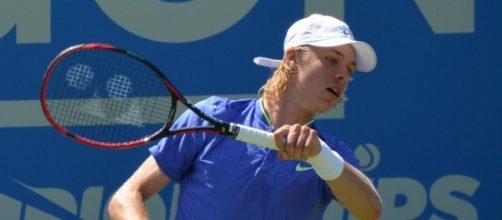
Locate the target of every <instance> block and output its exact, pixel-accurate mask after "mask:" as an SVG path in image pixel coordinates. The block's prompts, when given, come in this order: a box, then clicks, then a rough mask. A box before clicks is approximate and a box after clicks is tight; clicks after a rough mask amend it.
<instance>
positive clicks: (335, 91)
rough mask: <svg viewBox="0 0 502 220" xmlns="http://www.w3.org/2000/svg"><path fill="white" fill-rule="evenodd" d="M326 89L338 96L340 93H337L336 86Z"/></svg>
mask: <svg viewBox="0 0 502 220" xmlns="http://www.w3.org/2000/svg"><path fill="white" fill-rule="evenodd" d="M326 90H328V92H330V93H331V94H333V95H334V96H336V97H340V93H338V90H337V89H336V88H326Z"/></svg>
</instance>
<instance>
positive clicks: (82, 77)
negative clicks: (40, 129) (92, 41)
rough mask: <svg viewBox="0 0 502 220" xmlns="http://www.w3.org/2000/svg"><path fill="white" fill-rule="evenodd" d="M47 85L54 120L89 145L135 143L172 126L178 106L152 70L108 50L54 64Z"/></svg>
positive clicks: (91, 51)
mask: <svg viewBox="0 0 502 220" xmlns="http://www.w3.org/2000/svg"><path fill="white" fill-rule="evenodd" d="M50 74H51V75H50V78H49V80H48V82H47V85H46V102H47V108H48V111H49V114H50V117H51V118H53V120H54V121H55V122H56V123H57V124H59V126H61V127H64V128H65V129H66V132H68V133H71V134H73V135H78V136H80V137H81V138H83V139H88V141H91V142H102V143H111V144H120V143H127V142H131V141H137V140H140V139H143V138H145V137H148V136H151V135H153V134H154V133H156V132H158V131H159V130H161V129H162V128H163V127H165V126H170V124H171V122H172V120H173V118H172V115H174V114H173V113H174V111H175V110H176V109H175V105H174V104H175V103H174V102H175V100H173V99H172V97H171V94H170V92H169V90H168V89H167V88H166V86H165V85H164V84H163V82H162V81H161V80H160V79H159V77H158V76H157V75H156V73H155V72H154V70H152V69H151V68H150V67H149V66H148V65H146V64H144V63H143V62H141V61H139V60H138V59H136V58H134V57H133V56H131V55H129V54H126V53H123V52H117V51H115V50H107V49H85V50H80V51H78V52H74V53H69V54H67V55H65V57H64V58H62V59H59V61H56V63H55V65H54V66H53V67H52V72H51V73H50Z"/></svg>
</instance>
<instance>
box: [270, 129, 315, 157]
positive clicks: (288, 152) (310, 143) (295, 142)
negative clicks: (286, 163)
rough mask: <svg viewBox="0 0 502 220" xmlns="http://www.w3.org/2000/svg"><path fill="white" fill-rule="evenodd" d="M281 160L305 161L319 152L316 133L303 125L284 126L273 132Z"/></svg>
mask: <svg viewBox="0 0 502 220" xmlns="http://www.w3.org/2000/svg"><path fill="white" fill-rule="evenodd" d="M274 138H275V142H276V146H277V147H278V148H279V151H278V156H279V159H282V160H307V159H308V158H309V157H312V156H315V155H317V154H319V152H320V151H321V147H320V142H319V136H318V135H317V132H316V131H315V130H314V129H312V128H310V127H308V126H305V125H300V124H294V125H284V126H282V127H280V128H278V129H277V130H275V132H274Z"/></svg>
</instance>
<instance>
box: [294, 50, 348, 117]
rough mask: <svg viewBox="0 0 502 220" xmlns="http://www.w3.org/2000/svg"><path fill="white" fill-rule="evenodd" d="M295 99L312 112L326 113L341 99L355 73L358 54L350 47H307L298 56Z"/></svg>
mask: <svg viewBox="0 0 502 220" xmlns="http://www.w3.org/2000/svg"><path fill="white" fill-rule="evenodd" d="M295 60H296V74H297V80H296V81H295V84H296V86H295V88H297V90H296V92H298V94H295V97H298V98H300V100H301V102H303V103H305V104H304V105H303V107H304V108H306V109H308V110H309V111H310V112H313V113H317V112H326V111H328V110H330V109H331V108H332V107H334V106H335V105H336V103H337V101H339V100H340V99H341V98H342V94H343V92H344V91H345V89H346V87H347V85H348V82H349V79H350V77H351V74H352V72H353V71H354V70H355V52H354V49H353V47H352V46H351V45H342V46H338V47H328V48H324V47H307V50H305V51H303V52H299V51H297V53H296V59H295Z"/></svg>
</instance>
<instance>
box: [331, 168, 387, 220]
mask: <svg viewBox="0 0 502 220" xmlns="http://www.w3.org/2000/svg"><path fill="white" fill-rule="evenodd" d="M327 182H328V185H329V186H330V188H331V191H332V192H333V194H334V195H335V196H336V198H337V199H338V201H339V202H340V203H341V204H342V205H343V206H344V207H345V208H346V209H347V210H349V212H350V213H351V214H352V215H354V216H355V217H356V218H357V219H378V218H379V216H380V214H381V212H382V203H381V199H380V196H379V195H378V192H377V191H376V189H375V187H374V186H373V184H372V183H371V181H370V180H369V179H368V178H367V177H366V176H365V175H364V174H363V173H362V172H361V171H359V170H358V169H356V168H354V167H353V166H351V165H350V164H348V163H345V165H344V169H343V172H342V174H341V175H340V176H339V177H338V178H336V179H334V180H330V181H327Z"/></svg>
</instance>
